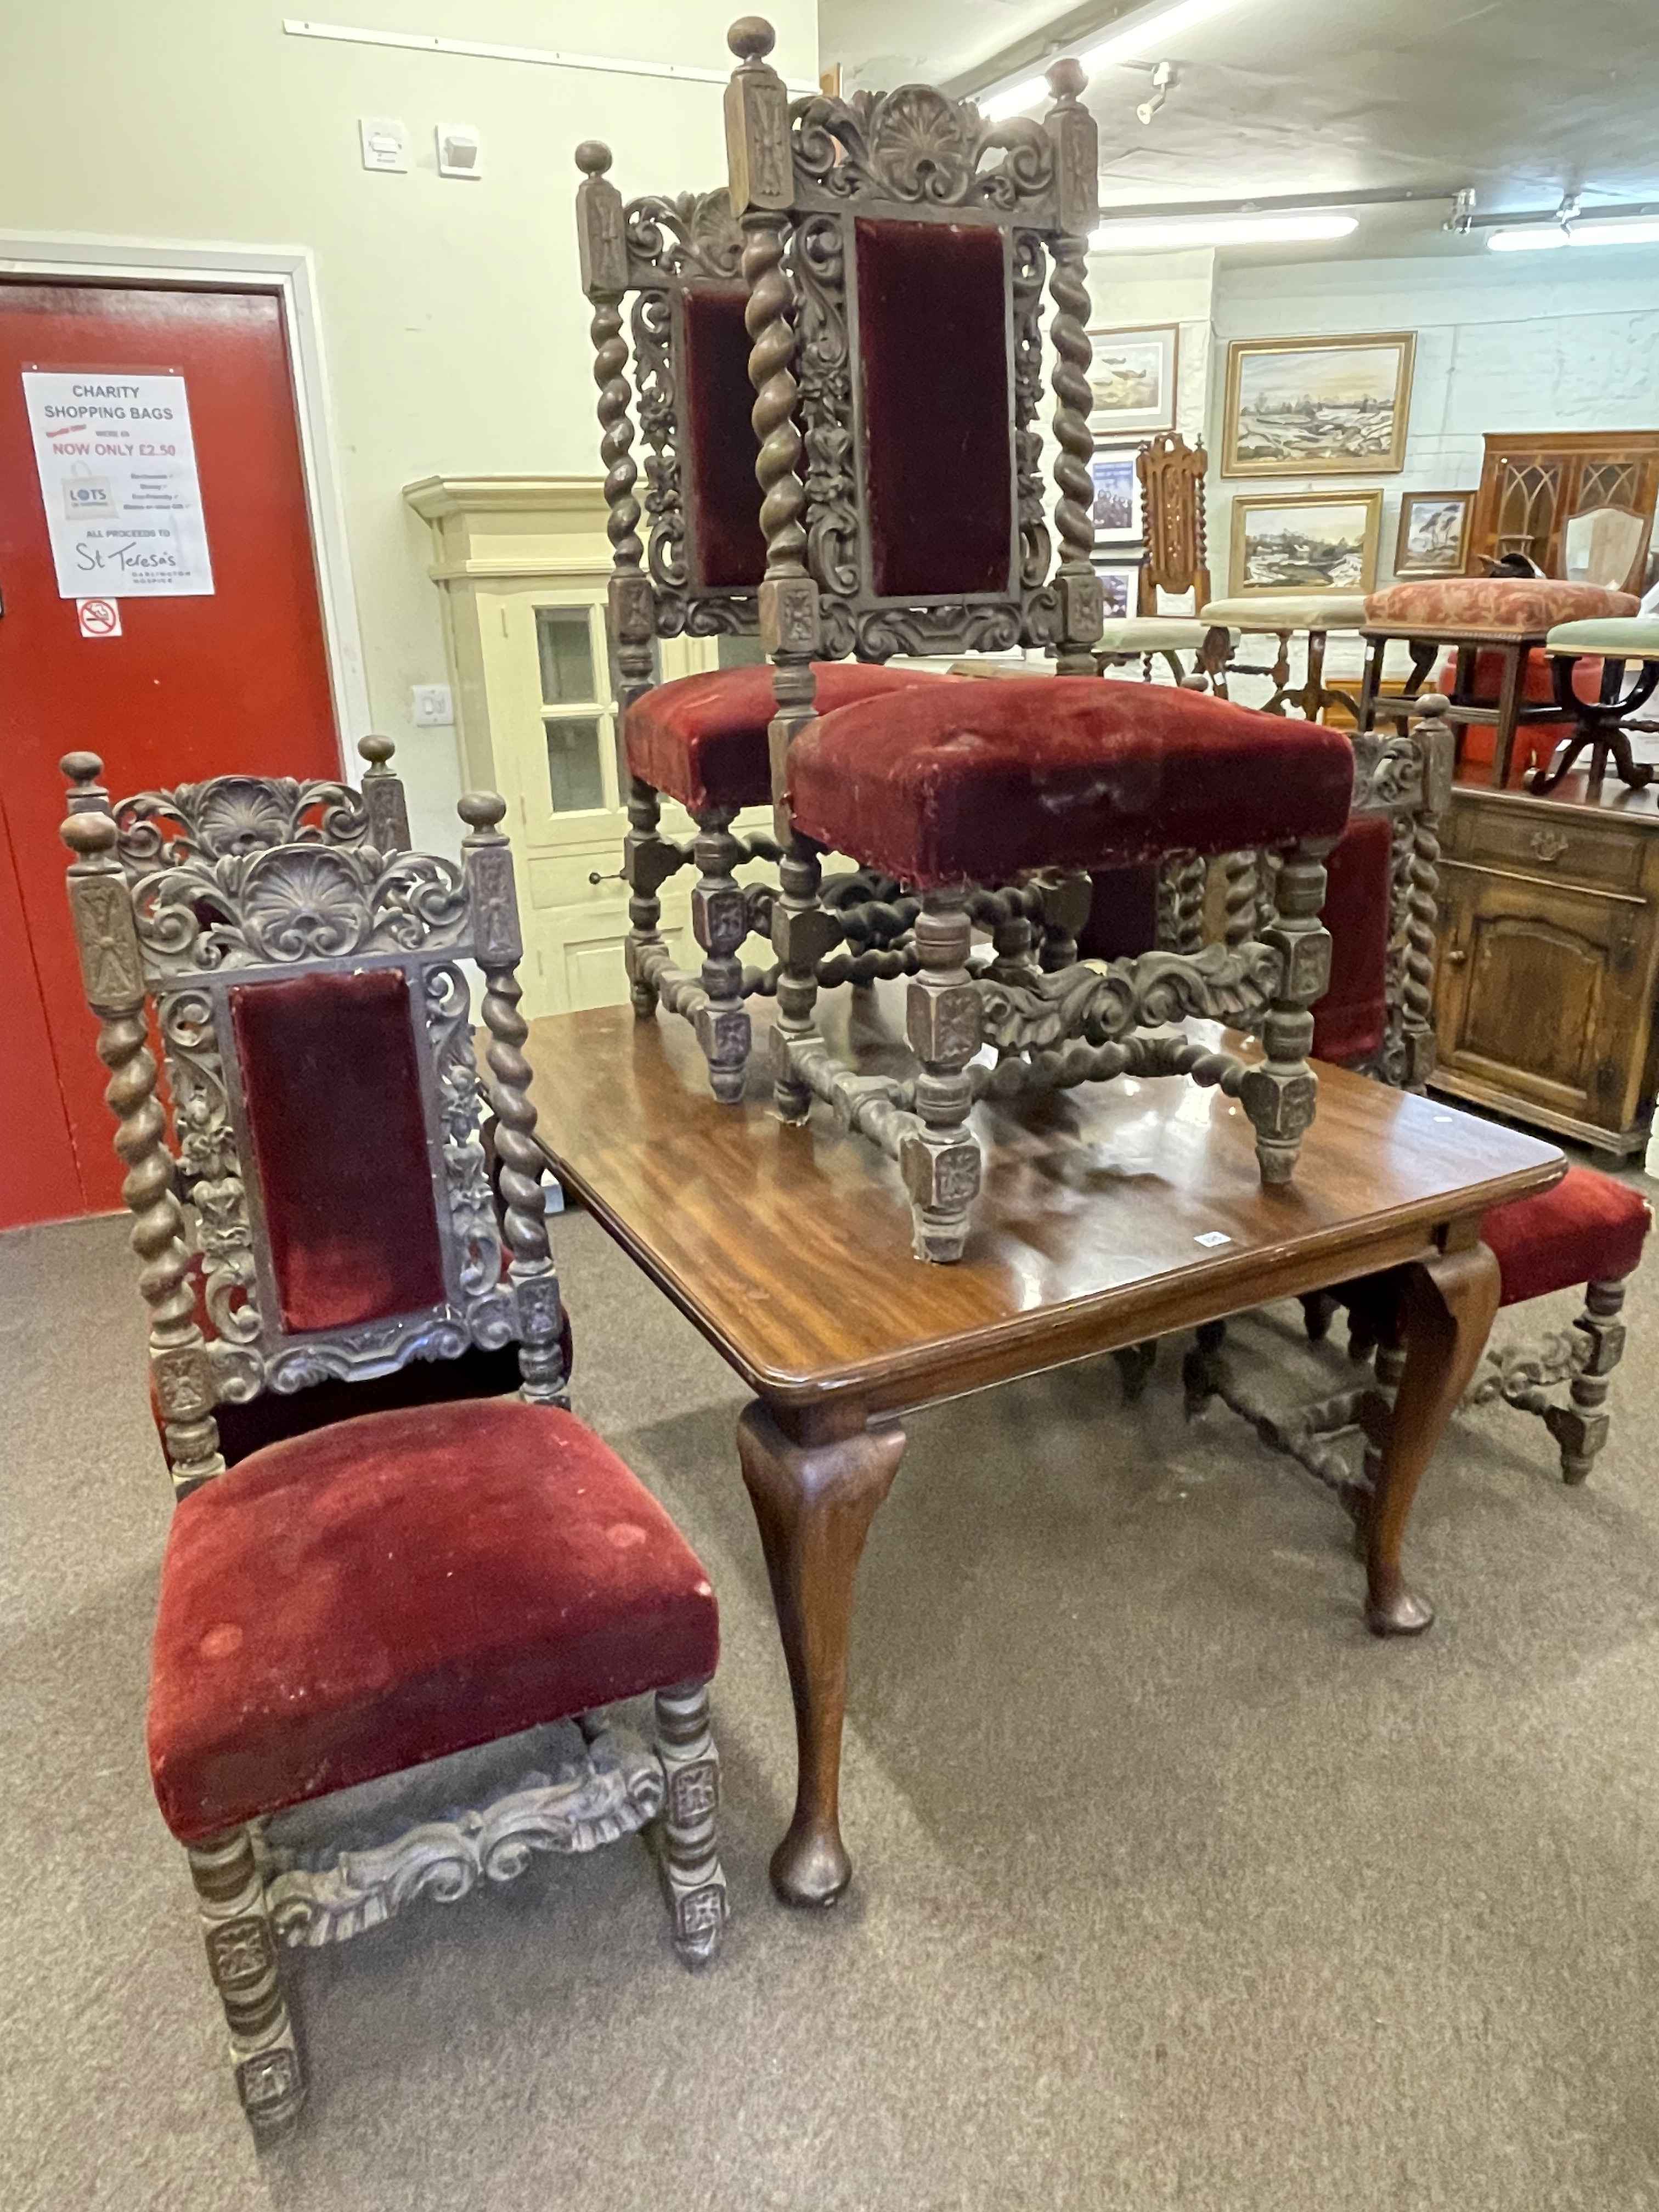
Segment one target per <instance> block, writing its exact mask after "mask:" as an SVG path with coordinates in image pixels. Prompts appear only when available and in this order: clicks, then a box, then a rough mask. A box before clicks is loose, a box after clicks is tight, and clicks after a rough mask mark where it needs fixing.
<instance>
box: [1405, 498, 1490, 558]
mask: <svg viewBox="0 0 1659 2212" xmlns="http://www.w3.org/2000/svg"><path fill="white" fill-rule="evenodd" d="M1473 513H1474V493H1473V492H1472V491H1407V492H1401V495H1400V536H1399V538H1397V539H1396V540H1395V549H1394V573H1395V575H1396V576H1461V575H1462V573H1463V564H1464V562H1466V561H1467V560H1468V557H1469V518H1470V516H1471V515H1472V514H1473Z"/></svg>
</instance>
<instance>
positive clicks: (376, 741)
mask: <svg viewBox="0 0 1659 2212" xmlns="http://www.w3.org/2000/svg"><path fill="white" fill-rule="evenodd" d="M357 750H358V751H359V752H360V753H361V754H362V757H363V758H364V759H365V760H366V761H367V762H368V764H369V766H370V768H371V769H376V768H384V767H385V766H386V763H387V762H388V761H389V760H390V759H391V758H392V754H393V753H395V752H396V751H397V750H398V748H397V746H396V745H394V744H392V740H391V738H383V737H381V736H380V733H379V732H378V731H374V730H371V731H370V732H369V733H368V736H367V737H366V738H358V740H357Z"/></svg>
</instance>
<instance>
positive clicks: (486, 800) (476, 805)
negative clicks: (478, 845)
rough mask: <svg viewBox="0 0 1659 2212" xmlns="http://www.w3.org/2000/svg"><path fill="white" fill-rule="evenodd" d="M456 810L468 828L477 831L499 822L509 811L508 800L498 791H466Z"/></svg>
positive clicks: (492, 826) (491, 826) (489, 827)
mask: <svg viewBox="0 0 1659 2212" xmlns="http://www.w3.org/2000/svg"><path fill="white" fill-rule="evenodd" d="M456 811H457V812H458V813H459V816H460V817H461V819H462V821H463V822H465V824H466V826H467V828H468V829H471V830H472V831H474V832H475V833H477V832H481V831H483V830H487V829H495V827H496V826H497V825H498V824H499V823H500V821H501V817H502V816H503V815H504V814H505V813H506V811H507V801H506V800H505V799H503V798H502V797H501V793H500V792H498V791H464V792H463V793H461V796H460V800H459V804H458V805H457V808H456Z"/></svg>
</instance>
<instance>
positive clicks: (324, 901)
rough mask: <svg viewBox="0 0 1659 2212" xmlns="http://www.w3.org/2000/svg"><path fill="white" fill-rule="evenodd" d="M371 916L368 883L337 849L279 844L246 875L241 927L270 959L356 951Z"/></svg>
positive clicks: (310, 957) (327, 956) (256, 949)
mask: <svg viewBox="0 0 1659 2212" xmlns="http://www.w3.org/2000/svg"><path fill="white" fill-rule="evenodd" d="M273 863H274V864H275V865H272V864H273ZM368 919H369V915H368V899H367V898H366V897H365V896H364V895H363V886H362V884H360V883H359V882H358V881H357V880H356V878H355V876H354V875H353V872H352V871H351V869H350V867H349V866H347V865H346V863H345V861H344V860H343V857H342V856H341V855H340V854H335V853H331V852H328V851H326V850H319V851H315V852H312V851H306V852H295V851H293V850H291V849H284V848H278V849H277V850H276V851H274V852H272V853H270V854H260V855H259V856H258V859H257V860H255V861H254V862H253V864H252V866H251V867H250V868H249V870H248V872H247V874H246V877H245V878H244V879H243V884H242V928H243V931H244V933H245V934H246V939H247V943H248V947H249V950H250V951H252V952H255V953H258V954H262V955H263V956H264V957H265V958H266V959H267V960H317V959H323V960H326V959H330V958H331V957H335V956H337V955H338V954H340V953H342V952H356V951H358V949H359V948H360V947H361V945H362V941H363V937H364V933H366V931H367V930H368Z"/></svg>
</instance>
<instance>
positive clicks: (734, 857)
mask: <svg viewBox="0 0 1659 2212" xmlns="http://www.w3.org/2000/svg"><path fill="white" fill-rule="evenodd" d="M736 811H737V810H736V808H735V807H731V806H717V807H711V808H710V809H709V810H708V811H707V812H705V813H702V814H700V815H699V816H698V817H697V838H696V844H695V846H694V847H693V850H694V851H695V853H696V860H697V866H698V867H699V869H700V870H701V871H702V873H701V874H700V875H699V877H698V878H697V882H696V888H695V889H694V890H693V891H692V893H691V928H692V933H693V934H694V935H695V936H696V940H697V942H698V944H699V945H701V946H702V951H703V963H702V987H703V989H704V990H705V991H706V992H707V993H708V1005H707V1006H702V1007H701V1008H699V1010H698V1012H697V1018H696V1030H697V1042H698V1043H699V1044H700V1045H701V1046H702V1054H703V1058H704V1059H705V1060H707V1061H708V1085H709V1088H710V1089H711V1090H712V1091H713V1092H714V1096H715V1097H716V1098H718V1099H720V1101H721V1102H722V1103H724V1104H726V1105H728V1106H734V1105H737V1104H738V1103H740V1102H741V1100H742V1097H743V1091H744V1071H745V1069H746V1068H747V1066H748V1063H749V1042H750V1031H749V1015H748V1012H747V1010H746V1009H745V1007H744V1003H743V963H742V961H741V960H740V959H739V958H738V953H739V951H741V950H742V946H743V940H744V938H745V937H746V936H747V935H748V934H749V918H748V915H747V912H746V910H745V908H744V897H743V889H742V886H741V885H740V884H738V881H737V879H736V878H735V877H734V876H733V875H732V869H733V868H734V867H735V866H736V865H737V863H738V861H739V860H741V859H742V858H743V856H744V848H743V846H742V844H741V843H740V842H739V841H738V839H737V838H736V837H734V836H732V826H731V825H732V816H733V814H734V813H735V812H736Z"/></svg>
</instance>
